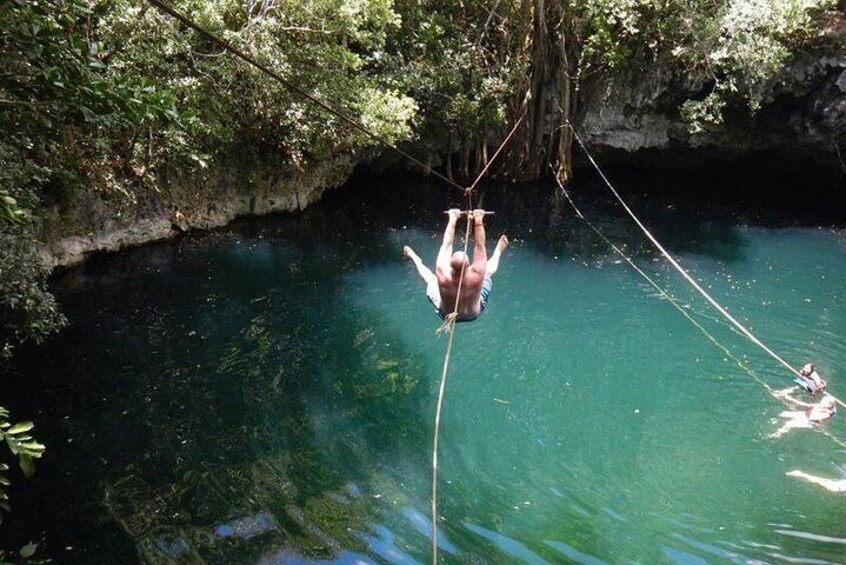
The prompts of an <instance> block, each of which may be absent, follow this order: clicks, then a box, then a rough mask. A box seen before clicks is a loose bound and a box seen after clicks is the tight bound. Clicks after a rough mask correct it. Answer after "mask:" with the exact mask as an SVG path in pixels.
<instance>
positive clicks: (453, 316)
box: [435, 312, 458, 337]
mask: <svg viewBox="0 0 846 565" xmlns="http://www.w3.org/2000/svg"><path fill="white" fill-rule="evenodd" d="M457 321H458V312H450V313H449V314H447V315H446V316H444V323H443V324H441V325H440V326H439V327H438V329H436V330H435V335H437V336H439V337H440V335H441V334H442V333H444V332H448V331H450V330H451V329H452V327H453V326H454V325H455V322H457Z"/></svg>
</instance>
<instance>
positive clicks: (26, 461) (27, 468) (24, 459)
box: [18, 453, 35, 478]
mask: <svg viewBox="0 0 846 565" xmlns="http://www.w3.org/2000/svg"><path fill="white" fill-rule="evenodd" d="M18 460H19V462H20V465H21V471H23V474H24V476H25V477H27V478H29V477H31V476H33V475H34V474H35V464H34V463H33V462H32V457H30V456H29V455H27V454H26V453H21V454H20V457H19V458H18Z"/></svg>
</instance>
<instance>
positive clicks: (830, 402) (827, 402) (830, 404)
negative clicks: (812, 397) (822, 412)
mask: <svg viewBox="0 0 846 565" xmlns="http://www.w3.org/2000/svg"><path fill="white" fill-rule="evenodd" d="M820 406H821V407H822V408H826V409H828V410H831V409H833V408H836V407H837V405H836V404H835V402H834V398H832V397H831V396H826V397H825V398H823V399H822V400H821V401H820Z"/></svg>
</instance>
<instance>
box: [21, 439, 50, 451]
mask: <svg viewBox="0 0 846 565" xmlns="http://www.w3.org/2000/svg"><path fill="white" fill-rule="evenodd" d="M21 447H23V448H24V449H26V450H27V451H39V452H40V451H44V450H45V449H47V447H46V446H44V445H42V444H40V443H38V442H37V441H28V442H26V443H22V444H21Z"/></svg>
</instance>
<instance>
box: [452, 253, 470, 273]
mask: <svg viewBox="0 0 846 565" xmlns="http://www.w3.org/2000/svg"><path fill="white" fill-rule="evenodd" d="M467 262H468V261H467V254H466V253H464V252H463V251H456V252H455V253H453V254H452V257H450V259H449V266H450V267H452V271H453V272H454V273H460V272H461V268H462V267H464V266H465V265H467Z"/></svg>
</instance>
